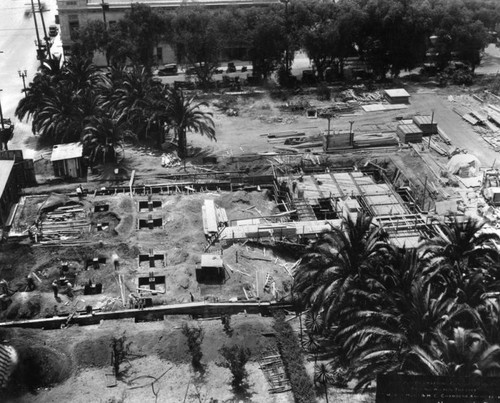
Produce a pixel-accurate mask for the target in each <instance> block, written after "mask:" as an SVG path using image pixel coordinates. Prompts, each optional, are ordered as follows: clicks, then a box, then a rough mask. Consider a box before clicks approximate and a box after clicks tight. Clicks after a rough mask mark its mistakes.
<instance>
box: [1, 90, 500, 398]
mask: <svg viewBox="0 0 500 403" xmlns="http://www.w3.org/2000/svg"><path fill="white" fill-rule="evenodd" d="M489 84H490V83H488V82H487V83H486V84H483V85H482V86H477V87H474V88H459V87H449V88H436V87H435V86H432V85H428V86H425V85H420V86H416V85H410V84H405V85H404V88H405V90H406V91H407V92H408V94H409V101H408V102H404V103H391V102H390V101H388V100H387V99H386V98H384V89H377V90H373V89H371V90H368V89H367V88H366V87H357V88H354V89H352V88H350V89H345V88H343V89H338V90H335V91H333V97H332V99H331V100H328V101H326V100H322V101H319V100H318V99H317V96H316V94H315V93H312V92H311V93H301V94H295V95H288V96H287V97H286V99H285V98H284V97H283V96H281V95H277V96H276V95H275V96H272V97H271V96H270V95H269V94H268V93H265V94H260V93H251V94H248V93H240V94H226V95H223V96H219V97H212V98H210V99H209V106H208V108H209V109H210V111H212V112H213V113H214V121H215V124H216V133H217V134H216V135H217V142H210V141H208V140H207V139H205V138H203V137H199V136H197V135H195V134H190V135H189V137H188V143H189V147H190V157H189V158H188V160H187V162H186V163H181V162H179V161H178V160H176V159H175V158H174V155H173V154H172V153H171V150H169V149H168V148H165V150H164V152H159V151H155V150H153V149H148V148H144V147H130V148H127V149H126V150H125V156H124V159H123V161H122V162H121V163H120V164H119V165H106V166H99V167H97V169H94V170H92V172H90V171H89V174H88V176H87V178H86V179H85V180H81V181H80V180H79V181H71V182H70V183H68V182H65V181H62V180H60V179H57V178H55V176H54V174H53V172H52V171H51V164H50V158H49V157H48V155H49V154H50V150H43V149H42V150H38V151H37V152H38V155H37V157H36V158H35V161H34V167H35V173H36V179H37V182H38V186H36V187H31V188H27V189H24V190H23V193H22V195H21V197H20V200H19V202H18V204H17V205H16V206H15V209H14V211H13V213H12V219H11V226H10V232H9V233H8V235H6V236H5V237H4V241H3V242H2V244H1V245H0V248H1V253H0V268H1V277H2V279H3V280H5V281H6V282H7V284H8V289H9V291H10V295H9V300H8V301H7V302H5V303H4V304H3V305H2V310H1V312H0V321H1V322H2V323H0V334H1V337H2V340H4V341H6V342H8V343H9V344H11V345H12V346H14V347H15V348H16V350H17V351H18V354H19V357H20V360H19V361H20V362H21V364H20V365H19V367H18V368H17V369H16V371H15V372H14V374H13V380H12V382H11V385H10V386H9V388H8V389H6V390H5V391H4V392H3V393H4V396H3V401H12V402H28V401H29V402H48V401H62V402H65V401H68V402H69V401H71V402H94V401H95V402H97V401H101V402H119V401H123V402H137V401H141V402H150V401H151V402H155V401H163V402H201V401H203V402H209V401H218V402H233V401H248V402H290V401H293V396H292V394H291V391H290V388H287V387H282V388H281V389H280V385H278V386H276V385H274V384H273V382H271V381H270V378H269V377H268V376H267V375H266V371H265V369H264V367H263V362H264V361H265V359H266V357H267V358H268V357H274V356H275V355H276V354H277V351H278V346H277V343H276V340H275V338H274V337H273V329H272V321H273V319H272V317H271V316H272V313H273V311H274V310H275V309H284V310H285V311H286V312H287V313H288V314H289V317H288V319H287V320H289V321H290V323H291V324H292V326H293V327H294V328H297V332H298V328H299V323H298V322H299V321H298V320H297V319H296V318H295V314H294V313H292V306H291V305H290V302H291V289H292V284H293V273H294V270H295V269H296V267H297V266H298V265H299V264H300V257H301V252H302V251H303V247H304V245H306V244H307V243H308V242H309V241H310V240H314V239H316V238H317V237H318V236H319V235H320V234H321V233H322V232H324V231H327V230H328V229H329V228H331V227H341V225H342V221H343V220H344V219H346V218H347V217H348V216H351V218H355V217H356V215H357V214H358V213H360V212H365V213H368V214H370V215H371V216H372V217H373V219H374V223H375V224H376V225H380V226H383V227H384V228H385V229H386V230H387V232H388V233H389V236H390V239H391V241H392V242H393V243H395V244H397V245H399V246H406V247H416V246H418V244H419V242H420V241H421V240H422V239H425V238H426V237H427V236H429V234H431V233H432V231H433V229H434V226H433V223H434V221H435V220H436V219H440V218H443V217H445V216H446V215H447V214H450V213H452V214H461V215H471V216H476V217H480V218H482V219H485V220H486V221H487V222H488V223H489V227H490V228H491V229H492V230H498V224H497V223H498V217H500V215H499V214H498V211H497V204H500V196H499V198H498V200H497V199H496V198H495V197H488V196H487V194H488V192H486V193H485V190H486V188H494V187H495V186H493V185H494V183H493V180H494V179H495V178H497V179H498V173H497V172H496V168H495V163H496V158H497V156H498V152H497V150H499V149H500V148H499V147H498V144H497V136H498V133H499V132H500V128H499V126H498V125H499V124H500V118H499V121H497V120H496V119H497V113H498V116H499V117H500V107H499V106H498V105H500V99H498V98H497V97H496V96H494V95H492V94H491V93H489V92H488V91H487V88H488V85H489ZM373 105H375V106H373ZM396 105H399V106H396ZM497 108H499V110H498V111H497V110H496V109H497ZM416 116H417V117H419V116H420V117H422V116H424V117H426V119H424V121H425V124H427V126H425V127H424V124H421V125H420V123H419V122H421V119H419V118H417V119H415V117H416ZM429 118H430V122H429V120H428V119H429ZM419 125H420V126H419ZM401 126H405V127H404V128H402V127H401ZM406 126H407V127H406ZM417 126H418V127H417ZM428 126H429V127H431V129H432V127H434V129H435V131H433V132H432V133H426V132H425V130H426V129H427V127H428ZM414 127H417V129H419V130H416V131H409V130H410V128H414ZM412 136H415V137H412ZM20 146H23V145H20ZM456 156H459V157H460V158H459V160H460V161H461V160H462V159H464V158H465V157H464V156H466V157H467V158H465V159H466V161H465V162H464V163H460V161H459V162H457V163H456V164H450V162H451V161H452V159H453V158H455V157H456ZM470 156H474V157H475V160H474V164H475V165H474V164H472V163H471V160H469V159H468V158H469V157H470ZM476 160H477V162H475V161H476ZM457 166H458V168H457V169H455V168H456V167H457ZM472 168H474V169H472ZM495 175H496V176H495ZM80 184H81V186H82V188H83V192H82V193H81V194H80V193H79V192H76V190H75V189H76V188H77V186H79V185H80ZM497 186H498V184H497ZM498 187H499V188H500V186H498ZM28 279H29V280H28ZM224 315H230V316H231V318H232V320H231V327H232V329H233V332H232V334H231V335H228V334H227V333H226V332H225V331H224V326H223V324H222V323H221V317H222V316H224ZM185 322H187V323H190V324H194V323H196V324H197V325H198V326H200V327H202V328H203V329H204V332H205V336H204V340H203V343H202V351H203V360H202V361H203V363H204V370H203V371H202V373H199V372H196V371H194V370H193V368H192V365H191V363H190V355H189V352H188V348H187V344H186V339H185V336H184V335H183V334H182V332H181V327H182V324H183V323H185ZM116 337H124V339H125V340H126V342H127V346H129V354H128V359H127V362H126V363H124V364H123V368H122V370H123V376H122V378H121V379H122V380H117V379H116V377H115V376H114V374H113V368H112V360H111V356H112V347H111V346H112V343H113V338H116ZM224 344H229V345H232V344H244V345H245V346H247V347H248V348H250V350H251V353H252V358H251V360H250V363H249V364H248V365H247V371H248V374H249V377H248V388H247V392H246V394H244V395H239V394H235V392H234V391H233V390H232V388H231V384H230V383H231V374H230V371H229V370H228V369H226V368H222V367H221V366H219V365H217V363H218V361H219V360H220V357H219V355H218V350H219V349H220V348H221V347H222V345H224ZM310 367H311V366H310V365H308V368H310ZM311 376H312V373H311ZM285 378H286V377H285ZM284 382H285V383H286V379H285V380H284ZM281 386H282V385H281ZM337 392H338V393H337V395H336V400H335V401H339V402H344V401H345V402H352V401H373V394H370V393H368V394H363V395H355V394H353V393H352V391H351V390H350V389H345V390H344V389H338V391H337ZM318 399H319V400H318V401H323V400H322V399H324V398H323V397H321V398H318Z"/></svg>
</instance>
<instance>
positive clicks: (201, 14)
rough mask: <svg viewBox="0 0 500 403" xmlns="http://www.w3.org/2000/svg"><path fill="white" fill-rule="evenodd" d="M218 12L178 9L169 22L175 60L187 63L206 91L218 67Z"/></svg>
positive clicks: (220, 43)
mask: <svg viewBox="0 0 500 403" xmlns="http://www.w3.org/2000/svg"><path fill="white" fill-rule="evenodd" d="M218 18H219V15H218V13H217V12H215V11H214V12H212V11H208V10H206V9H201V8H193V7H181V8H180V9H179V11H178V12H177V13H175V15H174V17H173V21H172V29H173V43H174V44H175V47H176V50H177V59H178V60H179V61H181V62H184V63H187V64H188V66H190V67H191V68H192V69H193V70H194V72H195V74H196V77H197V78H198V80H199V82H200V84H201V85H202V86H204V87H207V86H208V85H209V83H210V81H211V80H212V76H213V74H214V72H215V69H216V68H217V67H218V65H219V57H220V53H221V51H222V48H223V44H224V38H223V36H222V34H221V32H220V30H219V25H220V24H218V23H217V19H218Z"/></svg>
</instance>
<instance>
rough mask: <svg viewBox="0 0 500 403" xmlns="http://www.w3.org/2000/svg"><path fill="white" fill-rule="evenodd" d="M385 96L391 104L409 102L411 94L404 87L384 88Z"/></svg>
mask: <svg viewBox="0 0 500 403" xmlns="http://www.w3.org/2000/svg"><path fill="white" fill-rule="evenodd" d="M384 97H385V99H387V101H388V102H389V103H391V104H409V103H410V94H408V92H407V91H406V90H405V89H404V88H397V89H393V90H384Z"/></svg>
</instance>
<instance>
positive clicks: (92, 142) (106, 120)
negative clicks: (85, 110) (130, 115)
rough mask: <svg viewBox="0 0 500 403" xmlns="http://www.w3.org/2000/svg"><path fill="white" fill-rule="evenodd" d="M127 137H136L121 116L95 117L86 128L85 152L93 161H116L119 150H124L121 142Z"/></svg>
mask: <svg viewBox="0 0 500 403" xmlns="http://www.w3.org/2000/svg"><path fill="white" fill-rule="evenodd" d="M125 139H134V140H135V139H136V137H135V135H134V134H133V133H132V132H131V131H130V130H128V129H127V127H126V124H125V123H123V122H121V120H120V118H119V117H116V118H113V117H107V116H103V117H93V118H92V119H91V120H90V122H89V123H88V124H87V125H86V126H85V128H84V136H83V138H82V141H83V145H84V153H85V154H87V155H89V157H90V160H91V161H92V163H95V162H96V161H98V160H100V162H102V163H105V162H108V161H109V162H116V161H117V157H118V155H117V150H118V149H120V150H123V146H122V144H121V142H122V141H123V140H125Z"/></svg>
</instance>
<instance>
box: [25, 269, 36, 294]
mask: <svg viewBox="0 0 500 403" xmlns="http://www.w3.org/2000/svg"><path fill="white" fill-rule="evenodd" d="M35 288H36V284H35V280H33V275H32V274H31V273H30V274H28V275H27V276H26V291H34V290H35Z"/></svg>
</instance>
